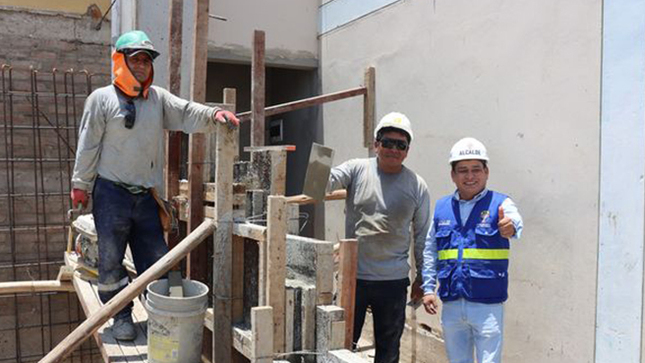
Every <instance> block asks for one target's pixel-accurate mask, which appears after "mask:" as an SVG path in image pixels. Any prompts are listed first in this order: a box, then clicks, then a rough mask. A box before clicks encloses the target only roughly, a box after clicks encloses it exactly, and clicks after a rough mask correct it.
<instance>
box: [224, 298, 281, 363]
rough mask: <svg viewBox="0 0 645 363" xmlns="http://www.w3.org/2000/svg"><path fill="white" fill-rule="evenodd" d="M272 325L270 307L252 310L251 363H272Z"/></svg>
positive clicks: (258, 307) (259, 307)
mask: <svg viewBox="0 0 645 363" xmlns="http://www.w3.org/2000/svg"><path fill="white" fill-rule="evenodd" d="M272 325H273V309H272V308H271V307H270V306H257V307H254V308H252V309H251V339H252V340H251V362H254V363H271V362H272V361H273V329H272V328H271V326H272ZM215 362H217V363H220V362H218V361H215Z"/></svg>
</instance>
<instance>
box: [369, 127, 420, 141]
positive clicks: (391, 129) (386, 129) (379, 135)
mask: <svg viewBox="0 0 645 363" xmlns="http://www.w3.org/2000/svg"><path fill="white" fill-rule="evenodd" d="M386 132H397V133H399V134H401V135H403V136H405V138H406V139H407V140H408V144H410V143H411V140H410V139H411V138H410V134H408V133H407V132H405V131H403V130H401V129H400V128H398V127H391V126H388V127H384V128H382V129H380V130H378V132H377V133H376V141H381V139H382V138H383V134H384V133H386Z"/></svg>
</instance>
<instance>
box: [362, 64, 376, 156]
mask: <svg viewBox="0 0 645 363" xmlns="http://www.w3.org/2000/svg"><path fill="white" fill-rule="evenodd" d="M365 88H367V92H366V93H365V95H364V96H363V145H364V146H365V147H366V148H367V149H368V150H369V154H370V155H373V154H374V126H375V121H374V112H375V105H376V70H375V69H374V67H369V68H367V69H366V70H365Z"/></svg>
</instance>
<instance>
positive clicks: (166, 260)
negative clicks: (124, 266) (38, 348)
mask: <svg viewBox="0 0 645 363" xmlns="http://www.w3.org/2000/svg"><path fill="white" fill-rule="evenodd" d="M214 230H215V224H214V223H213V221H212V220H210V219H207V220H205V221H204V222H202V224H201V225H200V226H199V227H197V228H196V229H195V230H194V231H193V232H192V233H191V234H189V235H188V236H187V237H186V238H184V240H183V241H181V243H179V244H178V245H177V246H176V247H175V248H173V249H172V250H171V251H170V252H168V253H167V254H166V255H164V256H163V257H162V258H161V259H159V260H158V261H157V262H155V264H154V265H152V266H150V268H149V269H147V270H146V272H144V273H143V274H141V275H140V276H139V277H137V278H136V279H135V280H134V281H132V283H131V284H129V285H128V286H127V287H126V288H125V289H123V290H121V292H119V293H118V294H116V296H114V297H113V298H112V299H111V300H110V301H108V302H107V304H105V305H103V307H101V308H100V309H99V310H98V311H97V312H96V313H94V314H92V315H91V316H89V317H88V318H87V320H85V321H84V322H83V323H82V324H81V325H79V326H78V327H77V328H76V329H74V331H73V332H71V333H70V334H69V335H68V336H67V337H66V338H65V339H63V341H61V342H60V343H58V345H57V346H56V347H55V348H54V349H52V350H51V351H50V352H49V354H47V355H46V356H45V357H44V358H43V359H42V360H41V361H40V363H54V362H61V361H63V360H64V359H65V358H66V357H67V356H68V355H69V354H70V353H72V352H73V351H74V350H75V349H76V348H77V347H78V346H79V345H81V344H82V343H83V342H84V341H85V340H86V339H87V338H89V337H90V336H92V334H94V332H96V331H97V330H98V329H99V328H100V327H101V326H102V325H103V324H105V322H106V321H108V320H109V319H110V318H111V317H112V316H113V315H114V314H116V313H118V312H119V311H121V309H123V308H124V307H125V306H126V305H127V304H128V303H129V302H130V301H132V300H133V299H134V298H136V297H137V296H139V294H140V293H141V292H142V291H143V290H144V289H145V288H146V286H147V285H148V284H149V283H150V282H151V281H153V280H156V279H158V278H159V277H161V275H163V274H164V273H166V272H167V271H168V270H169V269H170V268H171V267H172V266H174V265H175V264H176V263H177V262H179V261H181V259H182V258H184V256H186V255H187V254H188V252H190V251H191V250H192V249H193V248H195V247H196V246H198V245H199V244H200V243H201V242H202V241H203V240H204V239H205V238H206V237H208V236H210V235H212V234H213V231H214ZM230 330H231V328H230V326H229V328H228V331H229V334H230ZM229 347H230V346H229Z"/></svg>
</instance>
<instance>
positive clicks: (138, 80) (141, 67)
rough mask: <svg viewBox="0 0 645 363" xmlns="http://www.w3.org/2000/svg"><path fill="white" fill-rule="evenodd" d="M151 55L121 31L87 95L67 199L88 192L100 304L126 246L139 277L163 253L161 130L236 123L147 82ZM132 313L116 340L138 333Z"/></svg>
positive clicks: (122, 315) (119, 281)
mask: <svg viewBox="0 0 645 363" xmlns="http://www.w3.org/2000/svg"><path fill="white" fill-rule="evenodd" d="M157 56H159V52H157V51H156V50H155V48H154V46H153V45H152V42H151V41H150V39H149V38H148V36H147V35H146V34H145V33H144V32H142V31H140V30H133V31H130V32H127V33H124V34H122V35H121V36H120V37H119V39H118V40H117V42H116V44H115V50H114V52H113V53H112V60H113V64H114V66H113V69H112V70H113V75H114V79H113V81H112V84H111V85H109V86H105V87H102V88H99V89H97V90H95V91H94V92H92V93H91V94H90V95H89V97H88V98H87V101H86V102H85V109H84V110H83V116H82V118H81V123H80V132H79V137H78V147H77V149H76V163H75V165H74V174H73V175H72V192H71V195H70V197H71V199H72V206H73V207H74V208H76V207H78V206H81V207H87V205H88V202H89V192H90V191H92V198H93V205H92V214H93V215H94V222H95V225H96V231H97V234H98V241H99V266H98V267H99V283H98V291H99V297H100V298H101V301H102V302H103V303H107V302H108V301H109V300H110V299H111V298H112V297H114V296H115V295H116V294H117V293H119V292H120V291H121V290H123V289H124V288H125V287H126V286H127V285H128V281H129V279H128V274H127V272H126V270H125V268H124V267H123V266H122V262H123V256H124V254H125V250H126V245H129V246H130V249H131V250H132V255H133V259H134V264H135V266H136V269H137V273H138V274H139V275H141V274H142V273H143V272H144V271H145V270H146V269H147V268H149V267H150V266H152V265H153V264H154V263H155V262H156V261H157V260H158V259H160V258H161V257H162V256H163V255H164V254H165V253H166V252H168V246H167V245H166V243H165V241H164V237H163V230H162V224H161V219H160V216H159V208H161V206H160V205H158V200H157V198H156V197H155V193H154V189H153V188H155V187H156V188H157V189H160V188H161V186H162V183H163V167H164V132H165V131H164V130H177V131H184V132H186V133H191V132H214V131H215V129H216V125H215V124H216V123H223V124H228V125H229V126H230V127H237V125H238V124H239V120H238V119H237V118H236V117H235V115H234V114H233V113H231V112H229V111H226V110H222V109H220V108H217V107H208V106H205V105H201V104H198V103H195V102H190V101H187V100H183V99H181V98H179V97H176V96H174V95H173V94H171V93H170V92H168V91H167V90H165V89H163V88H161V87H157V86H153V85H152V80H153V77H154V67H153V61H154V59H155V58H156V57H157ZM164 210H165V208H164ZM131 311H132V303H130V304H129V305H127V306H126V307H125V308H123V310H121V311H120V312H118V313H117V314H116V316H115V317H114V324H112V335H113V336H114V338H116V339H118V340H133V339H134V338H135V337H136V335H137V334H136V329H135V327H134V325H133V322H132V316H131Z"/></svg>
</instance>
